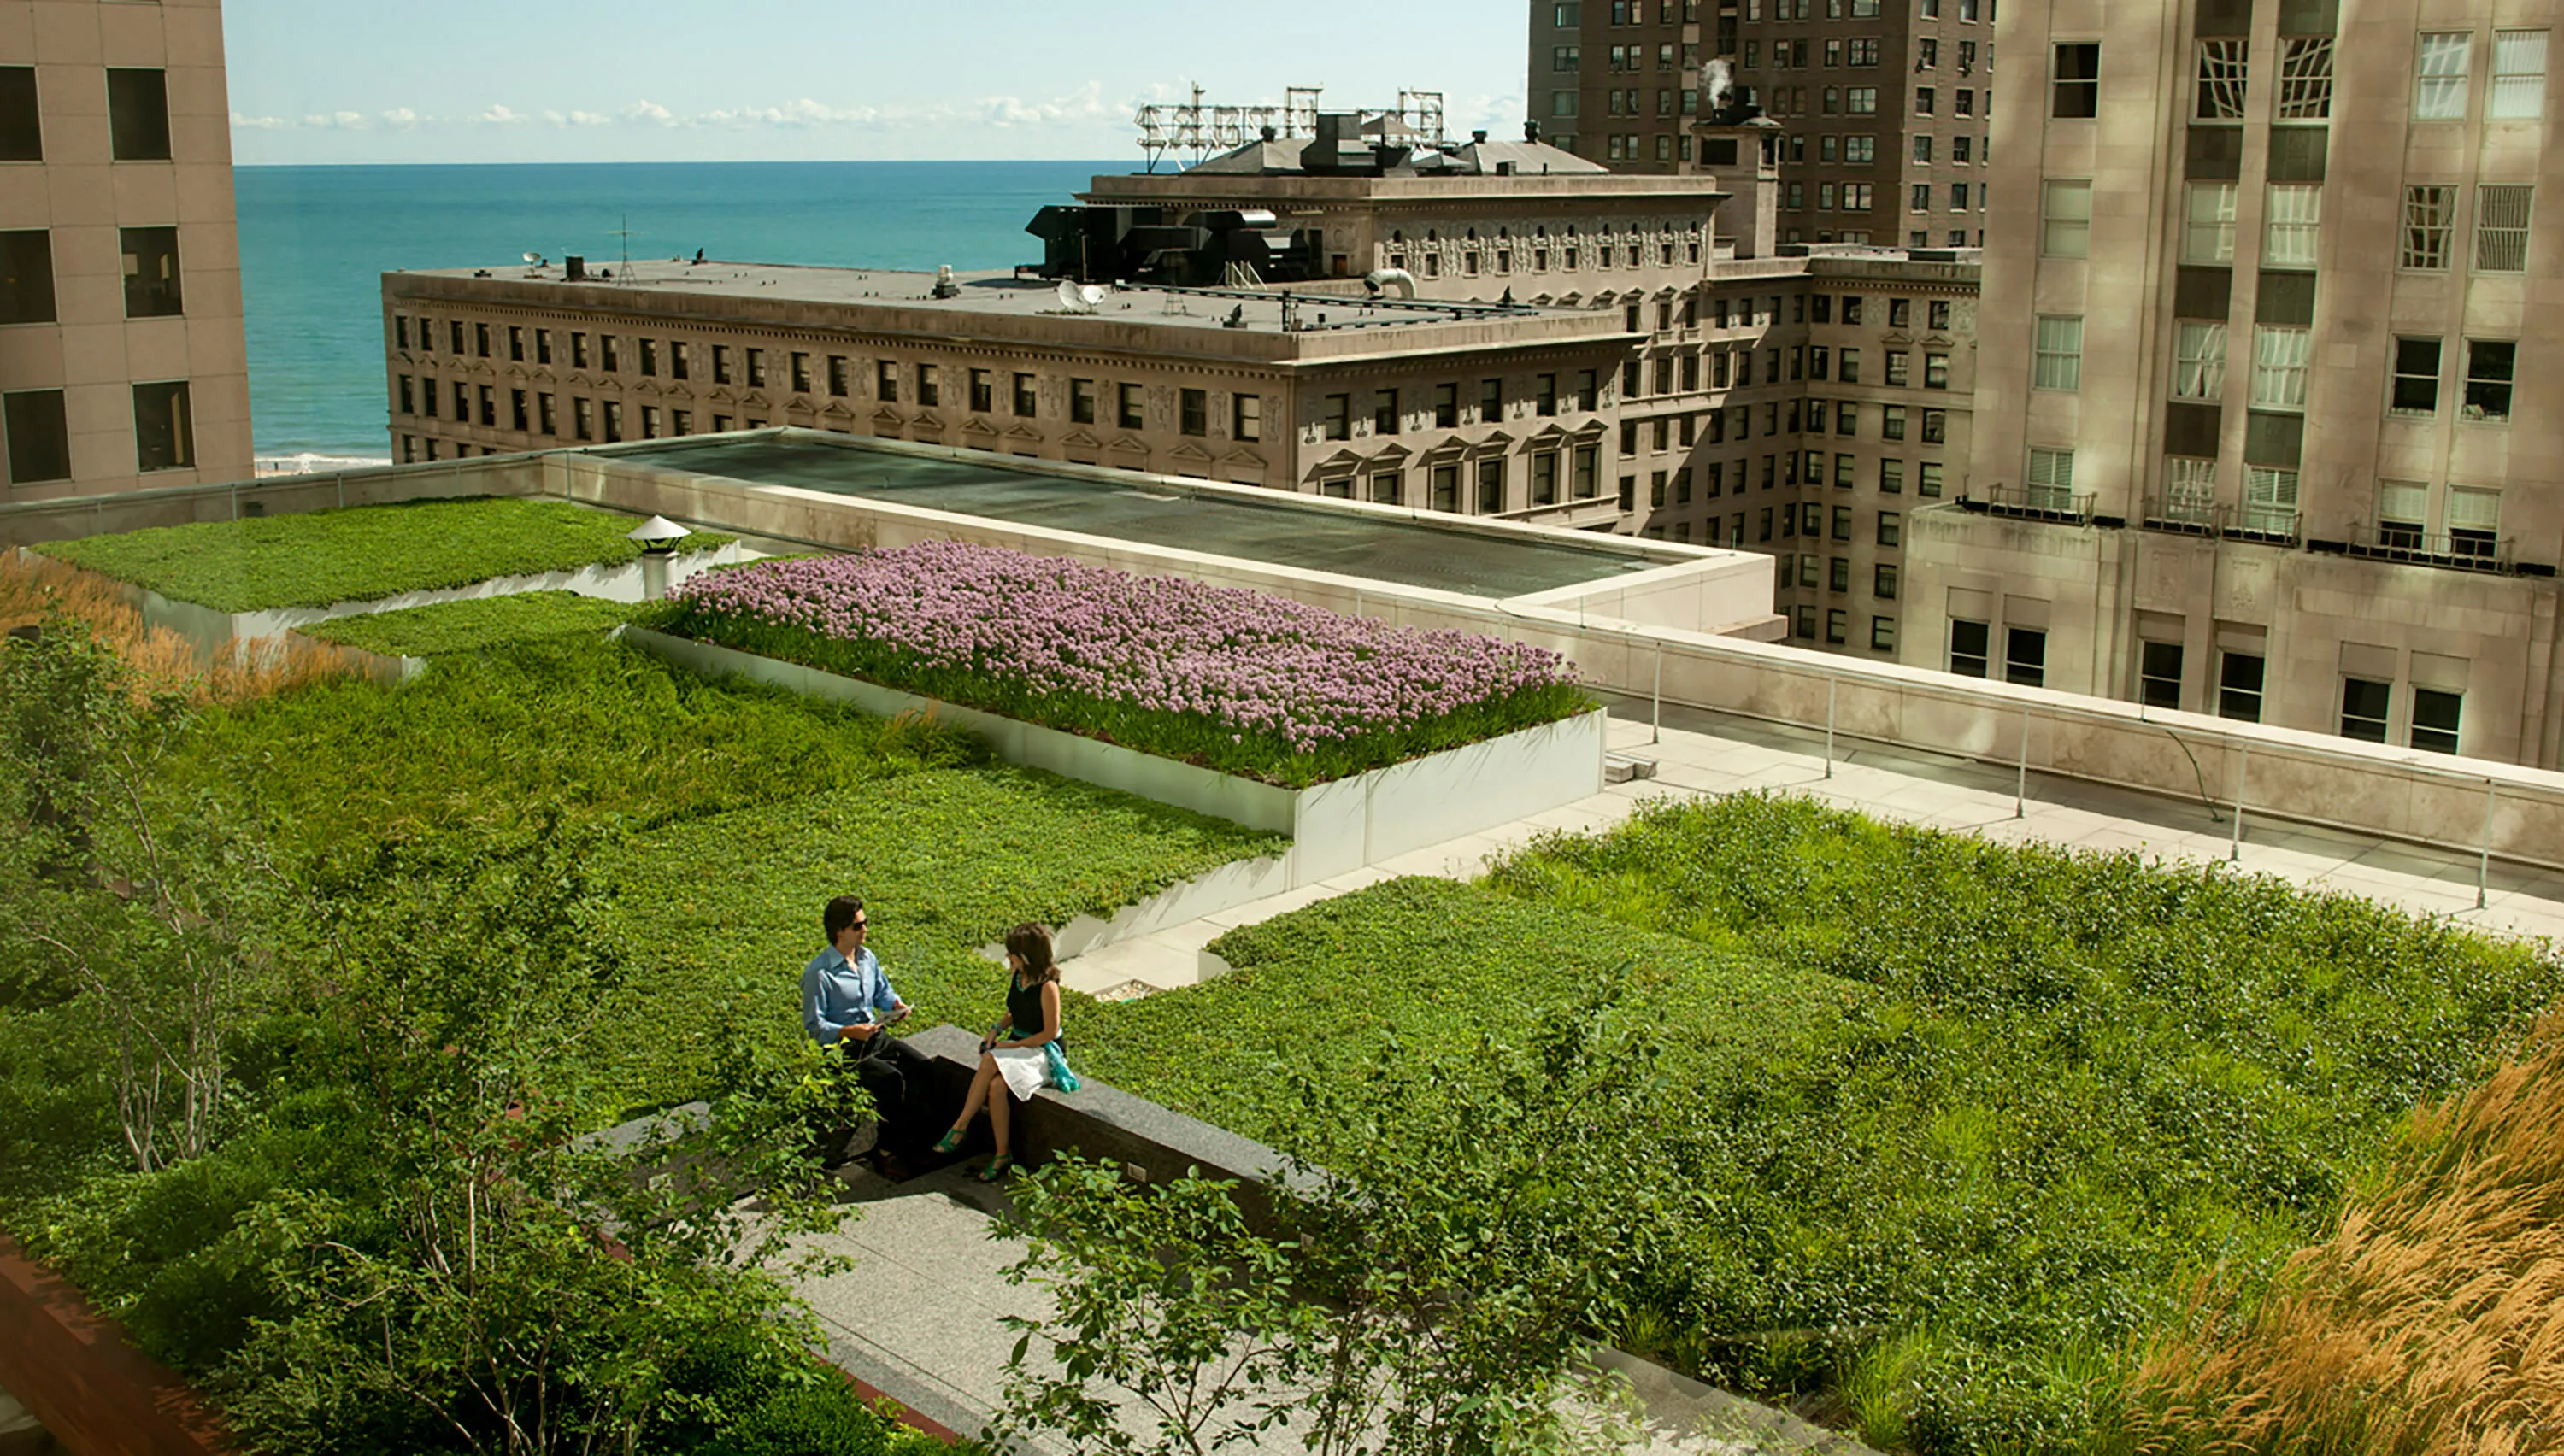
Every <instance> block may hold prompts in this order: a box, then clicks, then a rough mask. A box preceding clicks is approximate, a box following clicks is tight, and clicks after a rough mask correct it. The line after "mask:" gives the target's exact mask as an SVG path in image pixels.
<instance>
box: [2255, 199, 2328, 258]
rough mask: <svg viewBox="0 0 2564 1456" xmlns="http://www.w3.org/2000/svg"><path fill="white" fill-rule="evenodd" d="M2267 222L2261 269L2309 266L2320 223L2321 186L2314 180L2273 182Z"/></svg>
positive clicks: (2263, 238)
mask: <svg viewBox="0 0 2564 1456" xmlns="http://www.w3.org/2000/svg"><path fill="white" fill-rule="evenodd" d="M2268 205H2269V212H2270V218H2269V224H2268V227H2267V228H2266V229H2265V230H2264V233H2263V237H2262V241H2261V266H2262V267H2264V268H2312V267H2314V266H2315V239H2316V235H2317V234H2318V233H2319V232H2320V230H2321V227H2322V223H2323V187H2322V186H2321V184H2319V183H2313V182H2273V183H2271V184H2270V190H2269V194H2268Z"/></svg>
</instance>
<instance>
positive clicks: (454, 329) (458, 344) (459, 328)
mask: <svg viewBox="0 0 2564 1456" xmlns="http://www.w3.org/2000/svg"><path fill="white" fill-rule="evenodd" d="M445 327H446V337H447V339H448V340H449V341H450V342H452V343H453V345H454V347H453V348H452V349H450V350H448V352H450V353H453V354H456V355H458V356H459V355H460V354H462V352H463V320H462V319H460V318H456V319H452V320H450V321H448V322H447V324H446V325H445ZM455 458H456V459H457V460H460V459H462V457H461V456H456V457H455Z"/></svg>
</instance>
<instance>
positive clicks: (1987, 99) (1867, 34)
mask: <svg viewBox="0 0 2564 1456" xmlns="http://www.w3.org/2000/svg"><path fill="white" fill-rule="evenodd" d="M1994 21H1995V15H1994V4H1993V0H1723V3H1714V4H1712V3H1696V0H1564V3H1562V0H1534V3H1533V5H1532V7H1531V40H1530V48H1531V69H1530V75H1529V78H1528V83H1527V85H1528V89H1527V90H1526V92H1525V93H1524V94H1525V96H1527V97H1528V98H1530V99H1531V107H1532V112H1533V114H1534V115H1535V116H1536V117H1538V118H1540V120H1541V124H1542V125H1543V126H1544V127H1546V128H1547V130H1548V132H1549V133H1550V135H1551V137H1552V138H1553V139H1554V140H1556V141H1557V142H1558V144H1559V145H1561V146H1563V147H1565V148H1566V149H1568V150H1571V151H1574V152H1576V153H1577V154H1578V155H1580V156H1583V157H1586V158H1588V159H1591V160H1595V161H1599V162H1602V163H1603V164H1604V165H1606V166H1608V167H1610V168H1611V169H1612V170H1614V171H1622V172H1638V173H1681V172H1687V171H1690V170H1693V167H1694V163H1695V155H1694V151H1693V145H1692V127H1693V126H1694V124H1695V123H1696V122H1698V121H1699V120H1702V119H1704V118H1705V117H1706V115H1707V114H1708V113H1707V112H1706V111H1705V110H1704V106H1705V104H1706V103H1707V102H1708V101H1709V100H1710V99H1709V98H1707V97H1705V96H1704V88H1709V89H1712V90H1714V89H1716V88H1717V87H1719V86H1720V85H1722V84H1723V85H1725V86H1727V87H1729V88H1732V91H1731V93H1729V94H1730V96H1731V98H1732V100H1733V101H1734V102H1736V103H1741V104H1746V105H1750V106H1755V107H1759V108H1760V109H1761V110H1762V111H1763V112H1764V114H1766V115H1769V116H1771V117H1773V118H1774V119H1776V120H1778V121H1780V122H1782V123H1783V124H1784V125H1785V126H1786V127H1787V128H1788V134H1787V136H1786V138H1785V142H1786V146H1785V151H1784V154H1783V156H1782V157H1781V159H1780V160H1781V163H1782V195H1781V219H1780V228H1781V233H1780V239H1781V241H1783V242H1791V243H1798V242H1806V243H1838V242H1839V243H1866V244H1872V245H1877V246H1897V247H1910V248H1969V247H1979V246H1982V245H1983V244H1984V242H1985V232H1984V229H1985V209H1986V187H1985V183H1986V176H1987V173H1986V168H1987V166H1988V164H1989V161H1990V158H1989V156H1988V154H1987V143H1988V141H1989V133H1990V128H1991V120H1990V118H1991V116H1992V115H1993V111H1994V92H1993V85H1994V62H1995V36H1994ZM1712 63H1723V64H1724V67H1725V73H1724V78H1723V82H1722V78H1721V76H1720V74H1719V73H1718V72H1717V71H1716V70H1715V69H1713V67H1712Z"/></svg>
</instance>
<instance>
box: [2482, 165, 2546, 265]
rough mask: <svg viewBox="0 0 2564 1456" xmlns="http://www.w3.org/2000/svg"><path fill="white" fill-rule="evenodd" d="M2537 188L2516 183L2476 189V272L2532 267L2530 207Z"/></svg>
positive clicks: (2488, 185)
mask: <svg viewBox="0 0 2564 1456" xmlns="http://www.w3.org/2000/svg"><path fill="white" fill-rule="evenodd" d="M2535 191H2536V189H2535V188H2533V187H2523V186H2517V185H2512V184H2502V185H2499V186H2495V185H2490V184H2487V185H2485V186H2481V187H2477V188H2476V189H2475V272H2477V273H2525V272H2527V271H2528V209H2529V202H2530V200H2531V199H2530V194H2531V193H2533V192H2535Z"/></svg>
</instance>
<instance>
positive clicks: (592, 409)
mask: <svg viewBox="0 0 2564 1456" xmlns="http://www.w3.org/2000/svg"><path fill="white" fill-rule="evenodd" d="M569 417H570V429H571V433H572V434H573V435H574V436H575V437H576V438H578V439H581V440H593V439H595V438H596V402H595V401H594V400H590V399H573V400H571V401H570V402H569Z"/></svg>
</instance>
